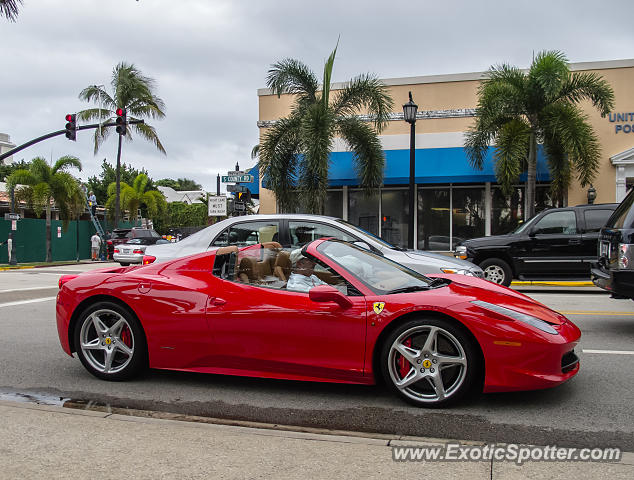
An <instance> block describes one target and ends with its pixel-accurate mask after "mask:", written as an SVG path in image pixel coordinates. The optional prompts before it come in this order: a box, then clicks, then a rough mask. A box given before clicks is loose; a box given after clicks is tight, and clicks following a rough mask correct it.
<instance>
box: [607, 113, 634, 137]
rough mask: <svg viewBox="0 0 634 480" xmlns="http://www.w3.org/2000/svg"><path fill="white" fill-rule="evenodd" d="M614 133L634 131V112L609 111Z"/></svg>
mask: <svg viewBox="0 0 634 480" xmlns="http://www.w3.org/2000/svg"><path fill="white" fill-rule="evenodd" d="M608 119H609V120H610V122H612V123H614V124H615V125H614V133H634V112H621V113H608Z"/></svg>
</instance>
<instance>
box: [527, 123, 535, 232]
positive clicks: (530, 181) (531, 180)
mask: <svg viewBox="0 0 634 480" xmlns="http://www.w3.org/2000/svg"><path fill="white" fill-rule="evenodd" d="M526 173H527V175H526V208H525V209H524V210H525V212H524V220H528V219H529V218H531V217H532V216H533V215H535V179H536V176H537V137H536V135H535V132H534V131H533V132H531V138H530V148H529V152H528V169H527V172H526Z"/></svg>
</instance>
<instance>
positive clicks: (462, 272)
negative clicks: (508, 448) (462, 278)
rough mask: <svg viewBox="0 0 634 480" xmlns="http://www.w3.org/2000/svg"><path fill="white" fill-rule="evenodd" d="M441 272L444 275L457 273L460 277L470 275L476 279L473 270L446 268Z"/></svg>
mask: <svg viewBox="0 0 634 480" xmlns="http://www.w3.org/2000/svg"><path fill="white" fill-rule="evenodd" d="M440 271H441V272H442V273H457V274H458V275H470V276H472V277H475V274H474V273H473V272H472V271H471V270H465V269H464V268H451V267H446V268H441V269H440Z"/></svg>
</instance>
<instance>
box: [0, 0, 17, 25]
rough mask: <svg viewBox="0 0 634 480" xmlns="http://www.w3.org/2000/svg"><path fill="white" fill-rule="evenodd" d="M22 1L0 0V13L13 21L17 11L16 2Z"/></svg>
mask: <svg viewBox="0 0 634 480" xmlns="http://www.w3.org/2000/svg"><path fill="white" fill-rule="evenodd" d="M22 3H23V2H22V0H0V15H1V16H3V17H4V18H6V19H7V20H9V21H10V22H15V20H16V19H17V17H18V13H19V9H18V4H19V5H22Z"/></svg>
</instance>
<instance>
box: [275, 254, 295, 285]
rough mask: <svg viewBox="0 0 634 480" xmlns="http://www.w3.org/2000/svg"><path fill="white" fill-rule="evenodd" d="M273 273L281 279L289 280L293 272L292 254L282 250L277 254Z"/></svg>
mask: <svg viewBox="0 0 634 480" xmlns="http://www.w3.org/2000/svg"><path fill="white" fill-rule="evenodd" d="M273 274H274V275H275V276H276V277H277V278H279V279H280V280H283V281H287V280H288V277H289V276H290V274H291V254H290V253H289V252H285V251H281V252H279V253H278V254H277V258H276V259H275V264H274V265H273Z"/></svg>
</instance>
